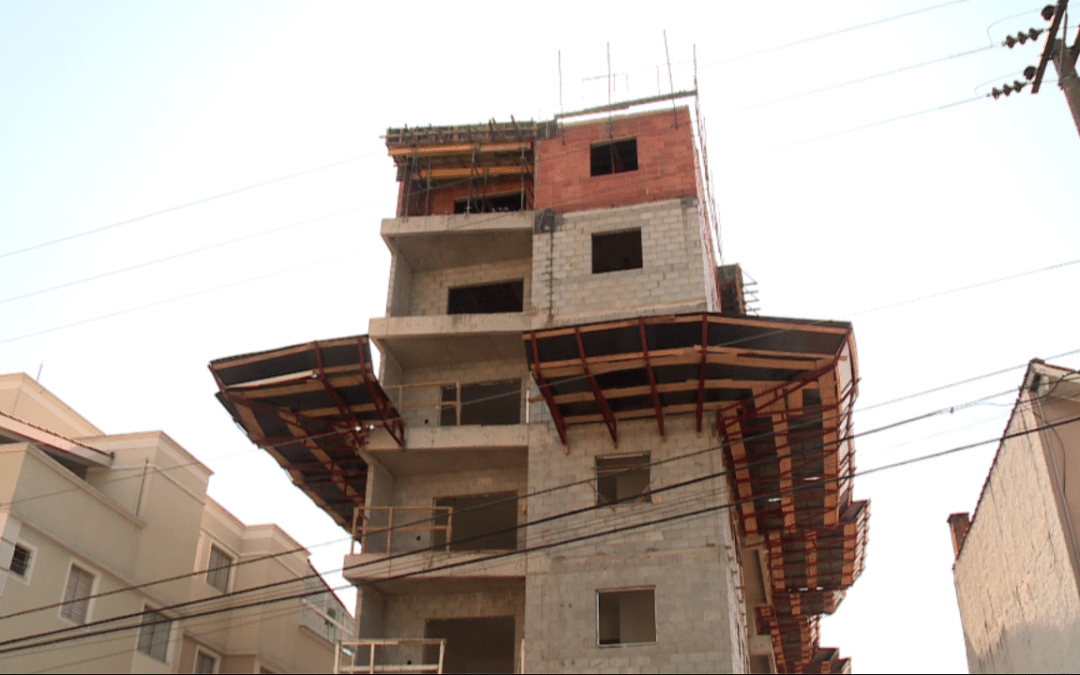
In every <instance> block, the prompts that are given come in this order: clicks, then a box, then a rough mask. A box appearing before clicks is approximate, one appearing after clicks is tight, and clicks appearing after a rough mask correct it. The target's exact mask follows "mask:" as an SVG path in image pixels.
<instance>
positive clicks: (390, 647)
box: [334, 638, 446, 673]
mask: <svg viewBox="0 0 1080 675" xmlns="http://www.w3.org/2000/svg"><path fill="white" fill-rule="evenodd" d="M445 658H446V640H445V639H442V638H385V639H375V640H342V641H341V642H338V643H337V649H336V650H335V651H334V672H335V673H441V672H443V662H444V660H445ZM414 661H416V663H414Z"/></svg>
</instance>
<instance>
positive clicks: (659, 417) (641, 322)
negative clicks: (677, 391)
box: [638, 316, 664, 438]
mask: <svg viewBox="0 0 1080 675" xmlns="http://www.w3.org/2000/svg"><path fill="white" fill-rule="evenodd" d="M638 328H640V329H641V352H642V353H643V354H644V355H645V372H646V373H648V374H649V389H651V390H652V400H653V407H654V408H656V423H657V424H659V425H660V437H661V438H663V437H664V408H663V406H661V405H660V392H659V391H657V390H656V376H655V375H654V374H653V369H652V361H650V360H649V341H648V340H647V339H646V337H645V317H643V316H639V317H638Z"/></svg>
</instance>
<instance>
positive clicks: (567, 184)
mask: <svg viewBox="0 0 1080 675" xmlns="http://www.w3.org/2000/svg"><path fill="white" fill-rule="evenodd" d="M677 116H678V122H677V123H676V113H673V112H672V111H671V110H666V111H656V112H647V113H642V114H640V115H626V116H623V117H617V118H615V119H614V120H613V121H612V122H609V121H608V120H607V119H604V120H596V121H591V122H585V123H582V124H577V125H568V126H565V127H564V128H563V129H562V131H561V133H560V135H559V137H557V138H551V139H548V140H542V141H537V142H536V172H537V181H536V208H537V209H554V210H555V211H556V212H558V213H563V212H566V211H581V210H584V209H596V208H616V207H621V206H627V205H630V204H641V203H645V202H656V201H663V200H666V199H674V198H680V197H692V196H694V195H695V194H697V185H696V183H695V178H694V177H695V171H694V138H693V132H692V131H691V126H690V111H689V109H688V108H685V107H683V108H679V110H678V112H677ZM627 138H636V139H637V158H638V169H637V170H635V171H626V172H624V173H612V174H608V175H603V176H593V175H591V165H590V150H591V148H592V146H593V145H595V144H597V143H603V142H606V141H610V140H621V139H627Z"/></svg>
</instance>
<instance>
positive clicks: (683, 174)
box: [386, 107, 703, 217]
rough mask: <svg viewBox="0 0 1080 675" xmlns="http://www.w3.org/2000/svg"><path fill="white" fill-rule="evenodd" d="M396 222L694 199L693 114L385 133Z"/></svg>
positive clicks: (697, 159) (680, 111)
mask: <svg viewBox="0 0 1080 675" xmlns="http://www.w3.org/2000/svg"><path fill="white" fill-rule="evenodd" d="M386 143H387V147H388V148H389V151H390V156H391V157H392V158H393V159H394V162H395V164H396V166H397V179H398V182H399V188H398V212H397V215H398V217H409V216H430V215H454V214H470V213H499V212H509V211H533V210H544V209H551V210H553V211H555V212H556V213H566V212H571V211H584V210H588V209H597V208H609V207H613V206H630V205H633V204H643V203H648V202H656V201H664V200H667V199H678V198H683V197H696V196H698V193H699V185H698V178H699V177H703V176H702V165H701V164H702V157H703V155H702V154H701V153H700V152H699V149H698V146H697V144H696V141H695V134H694V126H693V120H692V118H691V115H690V109H689V108H687V107H679V108H675V109H672V110H654V111H649V112H643V113H638V114H630V115H626V114H622V115H618V116H615V115H614V114H612V115H611V116H605V117H603V118H598V117H595V116H594V117H592V118H591V119H589V120H588V121H584V122H574V123H566V122H564V121H552V122H541V123H536V122H521V123H519V122H516V121H514V122H510V123H496V122H494V121H492V122H490V123H488V124H486V125H456V126H439V127H431V126H429V127H426V128H424V127H419V128H408V127H405V128H399V129H389V130H387V137H386Z"/></svg>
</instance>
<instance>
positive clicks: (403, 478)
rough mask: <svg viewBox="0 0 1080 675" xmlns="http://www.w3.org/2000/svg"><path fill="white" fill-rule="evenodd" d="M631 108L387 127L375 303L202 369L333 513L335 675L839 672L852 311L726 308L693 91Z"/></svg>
mask: <svg viewBox="0 0 1080 675" xmlns="http://www.w3.org/2000/svg"><path fill="white" fill-rule="evenodd" d="M668 105H670V103H668ZM631 107H632V106H630V105H622V106H616V107H613V109H612V110H606V111H602V116H601V117H599V118H597V117H595V116H594V117H591V118H590V117H588V116H572V115H566V116H562V117H561V118H560V119H559V120H557V121H555V122H546V123H539V124H538V123H533V122H530V123H523V122H517V121H512V122H509V123H496V122H494V121H493V122H491V123H489V124H485V125H462V126H451V127H418V128H415V129H409V128H401V129H390V130H388V132H387V145H388V148H389V152H390V155H391V157H392V158H393V159H394V161H395V163H396V166H397V179H398V181H399V184H400V185H399V199H398V213H397V214H396V217H394V218H389V219H386V220H383V221H382V226H381V234H382V237H383V240H384V242H385V243H386V245H387V247H388V248H389V249H390V252H391V255H392V261H391V271H390V279H389V285H388V286H389V290H388V294H387V296H388V297H387V312H386V316H385V317H383V318H374V319H371V322H370V325H369V329H368V333H367V334H366V335H360V336H355V337H350V338H339V339H333V340H327V341H320V342H313V343H309V344H304V345H296V346H292V347H286V348H282V349H278V350H273V351H269V352H262V353H257V354H247V355H243V356H236V357H229V358H224V359H220V360H217V361H214V362H212V363H211V364H210V368H211V371H212V372H213V373H214V376H215V377H216V378H217V381H218V385H219V388H220V392H219V394H218V398H219V400H220V401H221V402H222V404H223V405H224V406H225V407H226V409H227V410H228V411H229V413H230V414H231V415H232V416H233V418H234V419H235V420H236V421H237V422H238V423H239V424H240V425H241V426H243V428H244V429H246V431H247V433H248V435H249V436H250V438H251V439H252V441H253V442H255V443H256V444H258V445H260V446H262V447H264V448H266V449H267V450H268V451H269V452H270V453H271V454H273V455H274V456H275V457H276V458H277V459H278V461H279V462H280V463H281V464H282V466H283V468H285V469H286V470H287V471H289V473H290V474H291V476H292V478H293V480H294V482H295V483H296V484H297V485H298V486H299V487H300V488H301V489H303V490H304V491H305V492H306V493H307V494H308V495H309V496H310V497H311V498H312V500H314V501H315V502H316V503H317V504H319V505H320V506H321V507H322V508H323V509H325V510H326V511H327V512H328V513H330V514H331V515H332V516H333V517H334V518H335V519H336V520H337V522H338V523H340V524H341V525H342V527H344V528H347V529H349V530H351V531H352V532H353V536H354V540H355V542H354V551H353V553H352V554H351V555H349V556H347V557H346V560H345V571H344V574H345V576H346V578H348V579H349V580H350V581H352V582H353V583H354V584H355V585H356V587H357V591H358V599H357V608H356V612H357V635H356V636H355V640H353V641H351V643H350V649H352V650H355V651H354V652H353V653H352V655H351V658H343V660H342V662H341V670H342V671H343V672H344V671H347V670H350V669H357V670H359V671H362V672H366V671H368V669H369V668H373V667H376V666H377V667H380V668H391V667H401V668H403V669H413V670H416V669H429V670H431V671H441V672H508V671H520V672H600V671H603V672H614V671H626V672H747V671H749V672H777V671H794V672H802V671H805V672H840V671H844V670H846V669H847V668H848V666H849V663H848V661H847V660H846V659H842V658H840V657H839V656H838V653H837V650H835V649H822V648H821V647H819V645H818V641H817V625H818V623H817V622H818V616H819V615H820V614H822V613H827V612H832V611H834V610H835V609H836V606H837V604H838V603H839V602H840V600H841V599H842V597H843V595H844V590H845V589H846V588H848V587H849V586H850V585H851V583H852V582H853V581H854V579H855V578H856V577H857V576H858V574H859V573H860V572H861V570H862V566H863V551H864V544H865V538H866V525H867V513H868V510H867V503H866V502H860V501H855V500H853V498H852V484H851V478H850V471H851V469H852V467H853V464H852V456H853V450H852V448H851V447H850V442H849V441H848V440H847V436H848V435H849V429H850V412H851V404H852V401H853V400H854V397H855V392H856V382H857V367H856V363H855V351H854V340H853V337H852V332H851V326H850V325H849V324H843V323H832V322H822V321H804V320H797V319H778V318H762V317H753V316H747V315H746V312H745V303H744V299H743V291H742V287H741V284H742V275H741V272H739V270H738V268H737V266H728V267H724V268H722V269H719V270H718V266H717V261H716V257H717V248H716V245H715V237H716V234H717V231H718V229H717V227H716V220H715V213H714V209H713V208H712V205H711V200H710V199H709V196H708V195H709V193H710V188H709V175H708V171H707V166H706V165H705V163H704V161H703V157H702V154H701V152H700V146H699V142H698V139H699V137H700V133H699V132H700V130H699V129H698V127H697V121H696V119H695V115H693V114H692V113H691V110H690V109H689V108H687V107H678V108H675V109H674V110H673V109H672V108H670V107H668V108H666V109H661V110H655V109H653V110H649V111H646V112H641V113H636V114H634V113H632V112H631V113H620V114H619V115H618V116H615V115H614V111H615V110H622V109H629V108H631ZM571 120H581V121H576V122H573V123H571ZM371 342H374V343H375V345H376V346H377V347H378V348H379V351H380V353H381V363H380V367H379V375H378V377H376V375H375V371H374V368H373V367H372V358H371V352H370V343H371Z"/></svg>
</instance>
